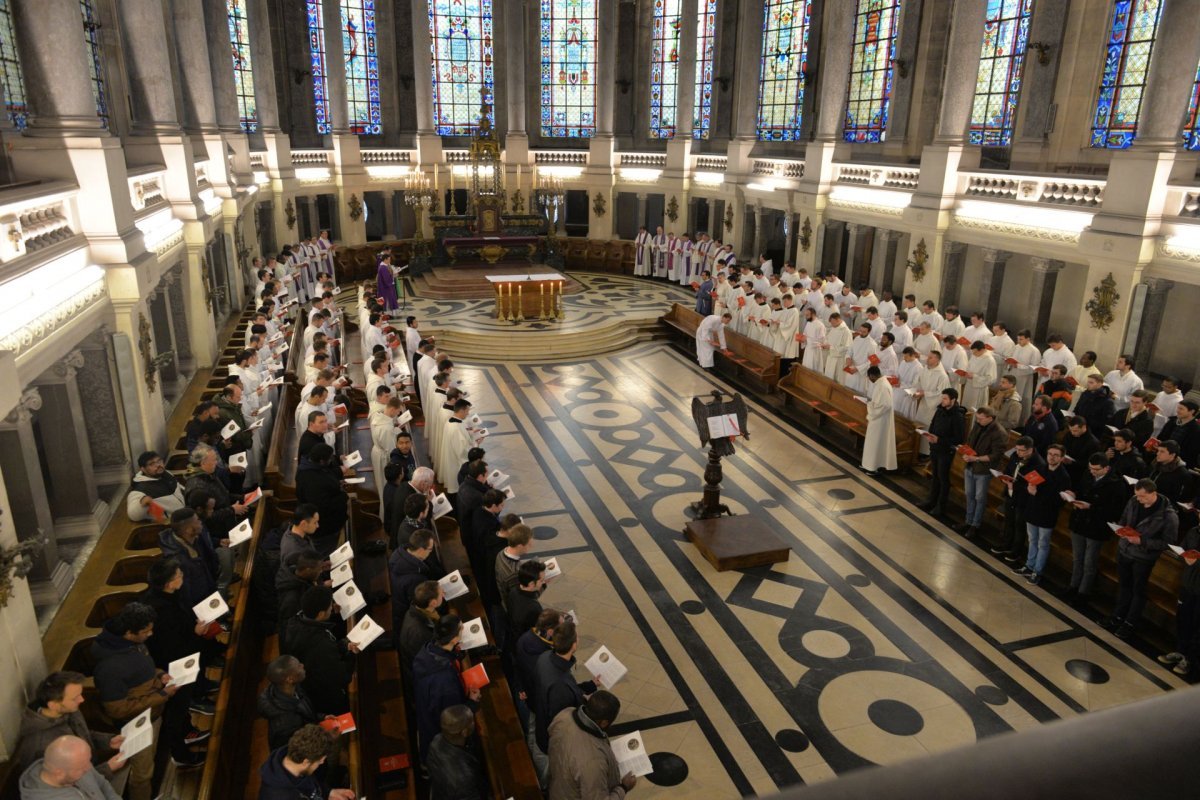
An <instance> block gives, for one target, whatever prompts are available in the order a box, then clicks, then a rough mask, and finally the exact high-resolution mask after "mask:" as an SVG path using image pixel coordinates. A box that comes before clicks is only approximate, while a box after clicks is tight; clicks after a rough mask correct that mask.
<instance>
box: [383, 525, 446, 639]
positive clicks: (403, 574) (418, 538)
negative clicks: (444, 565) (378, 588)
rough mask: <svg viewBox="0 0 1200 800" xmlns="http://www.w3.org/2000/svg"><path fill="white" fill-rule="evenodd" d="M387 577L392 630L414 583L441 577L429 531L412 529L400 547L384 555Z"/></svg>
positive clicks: (398, 622) (398, 624)
mask: <svg viewBox="0 0 1200 800" xmlns="http://www.w3.org/2000/svg"><path fill="white" fill-rule="evenodd" d="M388 577H389V581H390V583H391V587H392V630H393V631H398V630H400V628H401V627H402V625H403V620H404V615H405V614H407V613H408V607H409V606H410V605H412V601H413V592H414V591H416V588H417V585H418V584H421V583H423V582H425V581H436V580H438V579H439V578H441V577H443V572H442V569H441V564H440V562H438V560H437V557H436V556H434V554H433V533H432V532H430V531H413V532H412V535H410V536H409V537H408V541H407V542H405V543H404V547H403V548H401V549H399V550H396V551H393V553H392V555H391V556H390V557H389V558H388Z"/></svg>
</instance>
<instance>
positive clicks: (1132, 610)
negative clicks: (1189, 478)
mask: <svg viewBox="0 0 1200 800" xmlns="http://www.w3.org/2000/svg"><path fill="white" fill-rule="evenodd" d="M1117 524H1118V525H1120V526H1121V527H1122V528H1132V529H1133V530H1134V531H1135V533H1133V534H1132V535H1130V536H1122V537H1121V540H1120V541H1119V542H1117V578H1118V590H1117V605H1116V607H1115V608H1114V609H1113V615H1112V617H1110V618H1109V619H1108V620H1107V621H1106V622H1105V624H1104V627H1106V628H1108V629H1109V630H1111V631H1113V632H1114V633H1115V634H1116V635H1117V637H1118V638H1120V639H1128V638H1129V637H1130V636H1131V635H1133V631H1134V629H1135V628H1136V627H1137V624H1138V622H1139V621H1140V620H1141V618H1142V609H1144V608H1145V607H1146V587H1147V586H1148V585H1149V583H1150V573H1151V572H1153V571H1154V564H1155V562H1157V561H1158V556H1159V554H1160V553H1162V551H1163V550H1166V549H1167V546H1168V545H1172V544H1175V540H1176V539H1177V538H1178V536H1179V515H1178V514H1176V513H1175V508H1174V506H1173V505H1172V503H1171V501H1170V500H1168V499H1167V498H1166V496H1165V495H1163V494H1160V493H1159V491H1158V487H1157V486H1155V485H1154V481H1152V480H1149V479H1146V478H1143V479H1141V480H1140V481H1138V482H1137V484H1136V485H1135V486H1134V487H1133V499H1132V500H1130V501H1129V502H1128V503H1126V504H1125V511H1124V512H1122V514H1121V519H1120V520H1118V523H1117Z"/></svg>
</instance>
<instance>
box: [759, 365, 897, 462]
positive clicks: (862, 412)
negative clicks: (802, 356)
mask: <svg viewBox="0 0 1200 800" xmlns="http://www.w3.org/2000/svg"><path fill="white" fill-rule="evenodd" d="M779 390H780V391H781V392H782V393H783V400H784V405H785V406H787V405H791V404H792V403H793V402H795V403H798V404H799V405H801V406H807V407H808V408H810V409H812V410H813V412H814V413H816V414H817V415H818V417H817V425H818V426H820V425H823V424H824V423H826V422H830V423H832V424H834V425H835V426H837V427H838V428H841V429H842V430H845V431H848V432H850V433H852V434H854V435H855V436H856V437H858V438H859V439H862V438H865V437H866V435H867V405H866V403H863V402H862V401H861V400H856V399H855V393H854V392H852V391H851V390H850V389H848V388H847V387H845V386H842V385H841V384H840V383H838V382H837V381H833V380H830V379H829V378H827V377H825V376H824V375H822V374H821V373H819V372H815V371H813V370H811V369H808V368H806V367H802V366H800V365H799V364H793V365H792V371H791V373H790V374H788V375H787V376H785V377H784V378H783V380H781V381H780V382H779ZM895 420H896V461H897V463H898V464H899V465H901V466H912V464H913V463H914V462H915V461H916V458H917V453H918V448H919V446H920V438H919V436H918V434H917V429H916V424H915V423H914V422H913V421H912V420H910V419H908V418H907V417H903V416H900V415H898V414H897V415H896V416H895Z"/></svg>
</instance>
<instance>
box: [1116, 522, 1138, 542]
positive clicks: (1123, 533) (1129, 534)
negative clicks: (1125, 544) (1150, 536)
mask: <svg viewBox="0 0 1200 800" xmlns="http://www.w3.org/2000/svg"><path fill="white" fill-rule="evenodd" d="M1115 533H1116V534H1117V536H1120V537H1121V538H1122V539H1130V538H1140V537H1141V534H1140V533H1138V532H1137V528H1131V527H1129V526H1128V525H1124V526H1122V527H1120V528H1117V530H1116V531H1115Z"/></svg>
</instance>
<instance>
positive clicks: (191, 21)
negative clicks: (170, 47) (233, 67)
mask: <svg viewBox="0 0 1200 800" xmlns="http://www.w3.org/2000/svg"><path fill="white" fill-rule="evenodd" d="M170 4H171V19H172V21H173V23H174V27H175V44H176V49H175V55H176V58H177V59H178V61H179V69H178V70H177V71H176V72H175V74H176V75H177V76H179V85H180V89H181V90H182V95H183V124H184V128H185V129H186V130H187V131H188V132H190V133H201V134H209V133H215V132H216V128H217V106H216V99H215V98H214V96H213V80H212V64H211V62H210V61H209V58H208V46H207V45H208V32H207V29H206V28H205V24H204V5H203V0H170ZM228 50H229V47H228V44H226V46H225V49H223V50H222V51H221V52H222V53H225V54H228ZM231 63H232V62H231Z"/></svg>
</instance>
